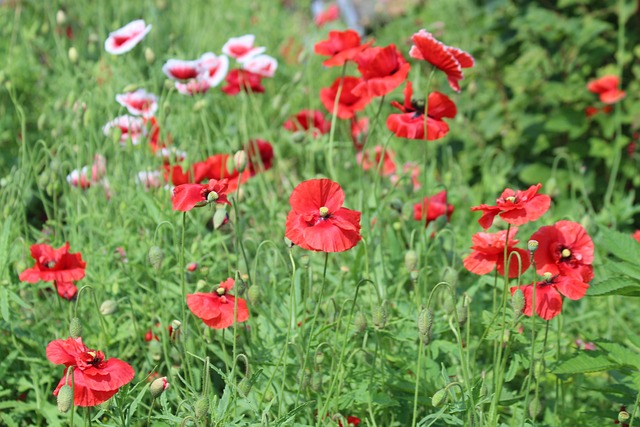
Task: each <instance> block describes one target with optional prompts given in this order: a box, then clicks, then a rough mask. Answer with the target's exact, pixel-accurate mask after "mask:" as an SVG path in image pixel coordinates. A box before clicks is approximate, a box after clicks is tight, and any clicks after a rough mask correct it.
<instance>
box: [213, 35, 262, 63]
mask: <svg viewBox="0 0 640 427" xmlns="http://www.w3.org/2000/svg"><path fill="white" fill-rule="evenodd" d="M255 39H256V37H255V36H254V35H253V34H247V35H244V36H240V37H231V38H230V39H229V40H227V42H226V43H225V44H224V46H222V53H224V54H226V55H228V56H230V57H232V58H235V59H236V61H238V62H244V61H247V60H249V59H251V58H253V57H254V56H256V55H260V54H261V53H264V51H265V50H266V48H264V47H255V46H253V43H254V42H255Z"/></svg>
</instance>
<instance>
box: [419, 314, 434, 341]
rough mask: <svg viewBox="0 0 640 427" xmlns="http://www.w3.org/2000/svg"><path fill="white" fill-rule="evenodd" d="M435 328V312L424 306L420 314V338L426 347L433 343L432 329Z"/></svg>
mask: <svg viewBox="0 0 640 427" xmlns="http://www.w3.org/2000/svg"><path fill="white" fill-rule="evenodd" d="M432 328H433V310H432V309H431V307H429V308H425V307H424V306H423V307H422V309H421V310H420V313H419V314H418V336H419V337H420V339H421V340H422V343H423V344H424V345H427V344H429V342H430V341H431V329H432Z"/></svg>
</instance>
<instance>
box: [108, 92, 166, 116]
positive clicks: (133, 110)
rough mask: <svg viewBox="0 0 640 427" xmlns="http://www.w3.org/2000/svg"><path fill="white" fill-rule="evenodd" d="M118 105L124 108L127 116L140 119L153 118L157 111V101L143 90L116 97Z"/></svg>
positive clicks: (152, 95)
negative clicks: (139, 117)
mask: <svg viewBox="0 0 640 427" xmlns="http://www.w3.org/2000/svg"><path fill="white" fill-rule="evenodd" d="M116 101H117V102H118V104H120V105H122V106H123V107H125V108H126V109H127V110H128V111H129V114H133V115H134V116H142V117H146V118H149V117H153V115H154V114H155V112H156V111H157V110H158V100H157V98H156V96H155V95H154V94H152V93H149V92H147V91H146V90H144V89H138V90H136V91H135V92H127V93H123V94H119V95H116Z"/></svg>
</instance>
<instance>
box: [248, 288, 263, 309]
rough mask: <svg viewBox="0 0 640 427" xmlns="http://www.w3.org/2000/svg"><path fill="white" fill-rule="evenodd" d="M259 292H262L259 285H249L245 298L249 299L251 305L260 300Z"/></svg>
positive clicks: (256, 303) (255, 304)
mask: <svg viewBox="0 0 640 427" xmlns="http://www.w3.org/2000/svg"><path fill="white" fill-rule="evenodd" d="M261 294H262V291H261V290H260V287H259V286H257V285H253V286H251V287H250V288H249V290H248V291H247V298H248V299H249V303H250V304H251V305H252V306H257V305H258V303H259V302H260V297H261Z"/></svg>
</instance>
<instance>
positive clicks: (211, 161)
mask: <svg viewBox="0 0 640 427" xmlns="http://www.w3.org/2000/svg"><path fill="white" fill-rule="evenodd" d="M232 157H233V156H232V155H231V154H214V155H213V156H209V157H208V158H207V160H206V161H205V164H206V169H205V171H204V176H205V177H206V178H207V179H217V180H221V179H226V180H227V181H228V188H227V192H233V191H236V189H237V188H238V185H239V184H241V183H243V182H246V181H247V180H248V179H249V178H251V171H250V170H249V168H247V169H245V171H244V172H242V173H240V172H238V171H237V170H231V171H230V170H229V169H228V166H229V162H230V160H231V159H232Z"/></svg>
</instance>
